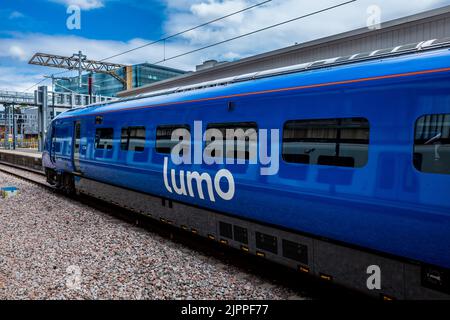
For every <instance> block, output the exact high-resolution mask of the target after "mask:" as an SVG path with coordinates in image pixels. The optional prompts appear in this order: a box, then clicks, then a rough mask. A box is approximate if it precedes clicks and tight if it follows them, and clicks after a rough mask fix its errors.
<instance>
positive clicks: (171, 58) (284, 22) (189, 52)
mask: <svg viewBox="0 0 450 320" xmlns="http://www.w3.org/2000/svg"><path fill="white" fill-rule="evenodd" d="M356 1H357V0H350V1H346V2H342V3H340V4H337V5H334V6H331V7H327V8H324V9H321V10H318V11H315V12H311V13H308V14H305V15H302V16H299V17H296V18H293V19H289V20H286V21H283V22H279V23H276V24H273V25H270V26H268V27H264V28H261V29H258V30H254V31H251V32H248V33H244V34H241V35H239V36H236V37H233V38H229V39H226V40H223V41H219V42H215V43H213V44H210V45H207V46H204V47H201V48H198V49H194V50H191V51H187V52H184V53H181V54H178V55H175V56H172V57H170V58H167V59H166V58H164V59H163V60H159V61H156V62H154V63H152V64H160V63H162V62H166V61H169V60H173V59H176V58H180V57H182V56H185V55H188V54H191V53H194V52H198V51H202V50H205V49H208V48H211V47H215V46H218V45H220V44H223V43H226V42H230V41H233V40H237V39H240V38H244V37H247V36H250V35H253V34H255V33H258V32H261V31H265V30H268V29H272V28H275V27H279V26H281V25H284V24H287V23H290V22H293V21H297V20H300V19H303V18H307V17H310V16H313V15H316V14H319V13H322V12H325V11H329V10H332V9H335V8H338V7H341V6H344V5H347V4H350V3H353V2H356Z"/></svg>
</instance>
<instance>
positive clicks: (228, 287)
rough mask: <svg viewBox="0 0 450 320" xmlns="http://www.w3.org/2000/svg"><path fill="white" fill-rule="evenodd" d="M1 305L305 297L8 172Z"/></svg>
mask: <svg viewBox="0 0 450 320" xmlns="http://www.w3.org/2000/svg"><path fill="white" fill-rule="evenodd" d="M6 186H15V187H18V188H19V194H18V195H17V196H14V197H11V198H6V199H3V198H1V197H0V299H301V297H299V296H298V293H296V292H294V291H292V290H291V289H288V288H285V287H283V286H280V285H278V284H276V283H272V282H270V281H269V280H267V279H263V278H260V277H258V276H256V275H254V274H251V273H246V272H245V271H243V270H242V269H240V268H238V267H235V266H232V265H228V264H225V263H223V262H222V261H220V260H218V259H216V258H212V257H207V256H205V255H204V254H202V253H201V252H198V251H195V250H192V249H190V248H188V247H186V246H183V245H182V244H179V243H175V242H171V241H170V240H168V239H166V238H163V237H161V236H160V235H158V234H155V233H152V232H150V231H148V230H145V229H143V228H139V227H136V226H134V225H133V224H130V223H128V222H125V221H122V220H120V219H117V218H114V217H112V216H109V215H107V214H105V213H103V212H100V211H97V210H95V209H92V208H90V207H88V206H86V205H83V204H81V203H78V202H76V201H74V200H70V199H67V198H64V197H62V196H61V195H58V194H55V193H52V192H50V191H48V190H46V189H45V188H42V187H39V186H37V185H35V184H32V183H29V182H26V181H23V180H20V179H17V178H14V177H12V176H10V175H7V174H5V173H2V172H0V187H6Z"/></svg>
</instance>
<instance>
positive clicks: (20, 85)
mask: <svg viewBox="0 0 450 320" xmlns="http://www.w3.org/2000/svg"><path fill="white" fill-rule="evenodd" d="M41 79H42V75H41V74H40V73H33V72H30V71H29V70H28V68H26V67H23V68H18V67H3V66H0V90H11V91H19V92H21V91H24V90H26V89H28V88H29V87H31V86H32V85H34V84H35V83H36V82H38V81H40V80H41Z"/></svg>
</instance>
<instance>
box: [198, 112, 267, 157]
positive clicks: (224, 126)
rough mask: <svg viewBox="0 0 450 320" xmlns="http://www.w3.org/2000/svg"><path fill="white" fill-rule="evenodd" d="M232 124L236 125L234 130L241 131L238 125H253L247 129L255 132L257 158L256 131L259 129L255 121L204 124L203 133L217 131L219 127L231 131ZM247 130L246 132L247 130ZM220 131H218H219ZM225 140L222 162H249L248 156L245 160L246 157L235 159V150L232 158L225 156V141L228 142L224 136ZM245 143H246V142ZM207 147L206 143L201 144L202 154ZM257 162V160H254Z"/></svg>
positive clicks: (257, 137) (257, 136) (257, 135)
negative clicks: (209, 130) (210, 130)
mask: <svg viewBox="0 0 450 320" xmlns="http://www.w3.org/2000/svg"><path fill="white" fill-rule="evenodd" d="M232 124H236V126H235V128H237V129H242V127H240V126H239V125H242V124H253V125H254V127H249V128H248V129H255V132H256V157H258V143H259V140H258V139H259V131H258V129H259V127H258V122H256V121H239V122H211V123H207V124H206V130H205V133H206V131H207V130H208V129H218V127H219V128H220V126H222V127H223V128H225V130H227V129H232V127H230V125H232ZM210 126H211V127H210ZM248 129H247V130H248ZM219 130H220V129H219ZM247 130H245V131H247ZM224 138H225V139H224V142H225V145H224V147H225V148H224V150H223V153H224V154H223V155H222V157H221V158H222V159H223V160H227V159H229V160H236V161H238V160H240V161H242V160H244V161H245V162H250V161H251V159H250V155H249V157H248V158H247V157H245V158H238V157H236V156H235V155H236V149H235V150H234V151H235V155H234V156H233V157H228V155H227V152H226V151H227V150H226V141H228V140H226V134H225V137H224ZM246 142H247V141H246ZM207 146H208V144H207V141H204V144H203V148H202V152H204V151H205V148H206V147H207ZM213 158H215V157H213ZM256 160H257V159H256Z"/></svg>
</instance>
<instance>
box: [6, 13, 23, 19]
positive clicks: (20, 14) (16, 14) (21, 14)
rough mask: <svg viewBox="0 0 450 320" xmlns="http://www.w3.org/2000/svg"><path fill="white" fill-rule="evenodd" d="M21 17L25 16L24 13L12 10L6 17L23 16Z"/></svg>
mask: <svg viewBox="0 0 450 320" xmlns="http://www.w3.org/2000/svg"><path fill="white" fill-rule="evenodd" d="M23 17H25V15H24V14H23V13H22V12H19V11H13V12H11V13H10V14H9V17H8V19H10V20H12V19H19V18H23Z"/></svg>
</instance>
